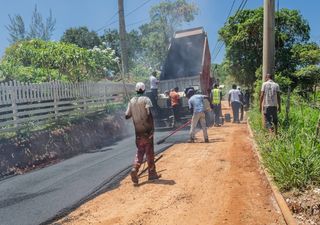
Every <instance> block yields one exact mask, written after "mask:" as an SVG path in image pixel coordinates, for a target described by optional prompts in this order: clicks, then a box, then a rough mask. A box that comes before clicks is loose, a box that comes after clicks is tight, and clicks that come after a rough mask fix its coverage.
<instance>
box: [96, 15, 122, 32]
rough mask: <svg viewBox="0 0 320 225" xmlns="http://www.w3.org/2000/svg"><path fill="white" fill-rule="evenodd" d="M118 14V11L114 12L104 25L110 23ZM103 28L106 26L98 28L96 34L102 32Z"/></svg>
mask: <svg viewBox="0 0 320 225" xmlns="http://www.w3.org/2000/svg"><path fill="white" fill-rule="evenodd" d="M118 14H119V11H117V12H115V13H114V14H113V15H112V16H111V17H110V19H108V21H107V22H106V23H109V22H110V21H111V20H112V19H113V18H114V17H115V16H116V15H118ZM105 26H107V25H104V26H102V27H100V28H99V29H97V30H96V32H99V31H100V30H102V29H103V28H104V27H105Z"/></svg>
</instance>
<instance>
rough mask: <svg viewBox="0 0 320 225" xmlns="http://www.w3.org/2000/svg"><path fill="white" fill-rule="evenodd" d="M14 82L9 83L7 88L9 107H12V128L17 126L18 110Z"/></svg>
mask: <svg viewBox="0 0 320 225" xmlns="http://www.w3.org/2000/svg"><path fill="white" fill-rule="evenodd" d="M15 86H16V81H13V82H12V81H10V82H9V87H10V95H11V106H12V117H13V121H14V124H13V126H14V127H17V126H18V109H17V93H16V88H15Z"/></svg>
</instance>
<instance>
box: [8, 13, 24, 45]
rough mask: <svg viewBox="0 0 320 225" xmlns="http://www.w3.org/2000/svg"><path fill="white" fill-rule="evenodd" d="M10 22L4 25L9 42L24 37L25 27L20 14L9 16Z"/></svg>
mask: <svg viewBox="0 0 320 225" xmlns="http://www.w3.org/2000/svg"><path fill="white" fill-rule="evenodd" d="M9 19H10V24H9V25H7V26H6V29H7V30H8V32H9V35H10V38H9V39H8V40H9V41H10V42H11V43H15V42H17V41H20V40H24V39H25V38H26V35H27V34H26V28H25V25H24V22H23V18H22V17H21V16H20V15H15V16H13V17H12V16H10V15H9Z"/></svg>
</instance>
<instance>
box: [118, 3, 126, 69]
mask: <svg viewBox="0 0 320 225" xmlns="http://www.w3.org/2000/svg"><path fill="white" fill-rule="evenodd" d="M118 9H119V35H120V48H121V62H122V73H123V74H124V75H127V74H128V48H127V33H126V24H125V20H124V9H123V0H118Z"/></svg>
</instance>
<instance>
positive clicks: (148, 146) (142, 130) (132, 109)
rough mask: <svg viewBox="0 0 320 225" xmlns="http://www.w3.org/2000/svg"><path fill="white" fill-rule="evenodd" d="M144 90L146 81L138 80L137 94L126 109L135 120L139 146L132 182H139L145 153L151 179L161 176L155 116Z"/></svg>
mask: <svg viewBox="0 0 320 225" xmlns="http://www.w3.org/2000/svg"><path fill="white" fill-rule="evenodd" d="M144 91H145V85H144V83H142V82H138V83H137V85H136V92H137V96H135V97H133V98H132V99H131V100H130V102H129V104H128V108H127V111H126V119H129V118H131V117H132V120H133V124H134V128H135V133H136V146H137V148H138V150H137V153H136V157H135V161H134V165H133V168H132V170H131V174H130V175H131V179H132V182H133V183H135V184H138V180H139V179H138V171H139V168H140V166H141V164H142V162H143V157H144V155H146V158H147V163H148V172H149V180H155V179H158V178H159V176H158V174H157V172H156V166H155V162H154V149H153V134H154V125H153V117H152V114H151V112H150V107H152V103H151V100H150V99H149V98H148V97H146V96H143V93H144Z"/></svg>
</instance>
